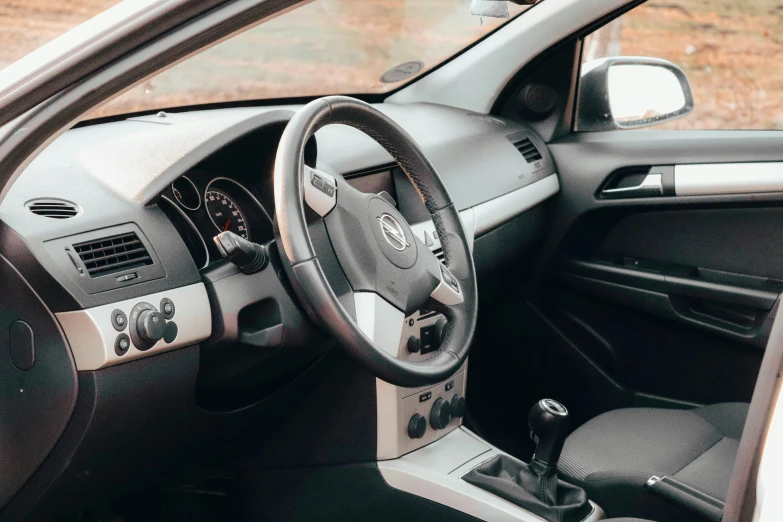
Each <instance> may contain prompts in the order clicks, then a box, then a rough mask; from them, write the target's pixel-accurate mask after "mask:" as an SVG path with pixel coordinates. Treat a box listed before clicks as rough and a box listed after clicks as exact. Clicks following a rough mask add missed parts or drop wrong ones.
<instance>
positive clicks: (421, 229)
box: [411, 173, 560, 250]
mask: <svg viewBox="0 0 783 522" xmlns="http://www.w3.org/2000/svg"><path fill="white" fill-rule="evenodd" d="M559 191H560V181H559V180H558V177H557V174H556V173H555V174H551V175H549V176H547V177H545V178H543V179H540V180H538V181H536V182H534V183H531V184H530V185H526V186H524V187H522V188H518V189H517V190H514V191H512V192H509V193H507V194H504V195H502V196H498V197H496V198H494V199H491V200H489V201H485V202H484V203H479V204H478V205H476V206H474V207H470V208H466V209H465V210H461V211H460V213H459V215H460V218H462V226H463V227H464V229H465V234H466V235H467V236H468V244H469V245H470V248H471V250H472V249H473V240H474V238H475V236H478V235H481V234H484V233H486V232H489V231H490V230H492V229H493V228H496V227H498V226H500V225H502V224H503V223H505V222H506V221H509V220H511V219H514V218H515V217H517V216H518V215H520V214H523V213H525V212H527V211H528V210H530V209H531V208H533V207H535V206H536V205H538V204H539V203H541V202H542V201H545V200H547V199H549V198H550V197H552V196H554V195H555V194H557V193H558V192H559ZM411 229H412V230H413V233H414V234H416V235H417V236H418V237H419V239H421V240H422V241H423V242H424V243H425V244H427V245H428V246H429V247H430V248H431V249H436V248H440V246H441V245H440V240H439V239H438V238H437V236H436V235H435V225H434V224H433V223H432V220H430V221H423V222H421V223H416V224H415V225H411ZM425 233H426V235H425ZM428 242H431V244H428Z"/></svg>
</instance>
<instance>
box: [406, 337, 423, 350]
mask: <svg viewBox="0 0 783 522" xmlns="http://www.w3.org/2000/svg"><path fill="white" fill-rule="evenodd" d="M419 350H421V341H420V340H419V338H418V337H416V336H415V335H411V336H410V337H408V351H409V352H410V353H419Z"/></svg>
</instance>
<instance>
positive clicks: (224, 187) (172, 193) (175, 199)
mask: <svg viewBox="0 0 783 522" xmlns="http://www.w3.org/2000/svg"><path fill="white" fill-rule="evenodd" d="M159 206H160V207H161V209H162V210H163V211H164V213H166V215H168V216H169V218H170V219H171V221H172V223H173V224H174V226H175V227H176V228H177V229H178V230H179V232H180V235H182V236H183V239H184V240H185V242H186V243H187V244H188V248H189V249H190V251H191V254H193V257H194V261H195V262H196V264H197V265H198V266H199V268H203V267H206V266H207V265H209V264H210V262H213V261H216V260H218V259H220V256H219V254H218V251H217V248H216V246H215V243H214V241H213V238H214V237H215V236H216V235H218V234H219V233H221V232H225V231H231V232H233V233H235V234H237V235H238V236H240V237H242V238H244V239H247V240H248V241H252V242H254V243H259V244H264V243H266V242H268V241H271V240H272V239H273V238H274V236H273V231H272V215H271V214H270V213H269V212H268V211H267V209H266V208H265V207H264V205H263V204H262V203H261V201H260V200H259V198H258V197H257V196H256V194H254V193H253V191H252V190H251V189H250V188H248V187H246V186H245V185H243V184H241V183H239V182H238V181H236V180H234V179H231V178H228V177H223V176H215V175H214V174H213V173H210V172H206V171H191V172H189V173H188V174H186V175H183V176H181V177H179V178H177V179H176V180H175V181H174V182H173V183H172V184H171V185H170V186H169V187H168V188H167V189H166V190H165V191H164V192H163V194H162V195H161V200H160V202H159ZM194 231H195V233H197V235H198V238H196V237H195V235H194ZM199 243H201V244H199Z"/></svg>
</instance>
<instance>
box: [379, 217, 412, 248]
mask: <svg viewBox="0 0 783 522" xmlns="http://www.w3.org/2000/svg"><path fill="white" fill-rule="evenodd" d="M378 221H379V222H380V224H381V232H382V233H383V237H384V239H386V242H387V243H389V244H390V245H391V247H392V248H393V249H395V250H399V251H400V252H402V251H403V250H405V248H407V247H409V246H410V244H409V243H408V241H407V240H406V239H405V231H404V230H403V229H402V225H400V223H399V221H397V220H396V219H394V216H392V215H391V214H381V217H379V218H378Z"/></svg>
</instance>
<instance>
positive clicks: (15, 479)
mask: <svg viewBox="0 0 783 522" xmlns="http://www.w3.org/2000/svg"><path fill="white" fill-rule="evenodd" d="M377 107H378V108H379V109H380V110H381V111H383V112H384V113H385V114H386V115H387V116H389V117H390V118H392V119H393V120H395V121H396V122H397V123H398V124H399V125H400V126H402V127H403V128H404V129H405V130H406V131H407V132H408V133H409V134H410V135H411V136H412V137H413V139H414V140H416V142H417V143H418V144H419V146H420V147H421V148H422V150H423V151H424V153H425V154H426V155H427V157H428V158H429V160H430V161H431V163H432V164H433V166H434V167H435V169H436V170H437V172H438V173H439V175H440V176H441V178H442V179H443V181H444V183H445V185H446V187H447V188H448V190H449V192H450V194H451V197H452V200H453V201H454V204H455V206H456V207H457V209H458V210H459V211H460V216H461V217H462V221H463V226H464V228H465V231H466V233H467V235H468V237H469V239H470V241H471V243H472V245H473V254H474V259H475V262H476V268H477V272H478V274H479V277H481V275H482V273H485V274H491V273H492V272H493V271H494V270H496V268H497V266H499V263H501V262H502V261H503V260H504V259H509V258H511V257H513V254H514V252H518V251H519V250H521V249H525V248H526V247H527V243H526V241H528V240H527V239H524V238H526V237H528V235H524V236H520V235H519V234H518V233H517V232H518V231H519V230H520V227H524V228H525V229H543V221H542V218H541V215H542V214H541V213H540V212H537V211H536V209H537V208H538V207H539V204H540V203H542V202H544V201H546V200H547V199H548V198H550V197H552V196H553V195H555V194H556V193H557V192H558V190H559V182H558V179H557V174H556V173H555V166H554V163H553V161H552V158H551V156H550V154H549V152H548V150H547V148H546V144H545V143H544V142H543V141H542V140H541V138H540V137H539V136H538V135H537V134H536V133H535V132H534V131H533V130H532V129H530V128H528V127H526V126H524V125H521V124H519V123H516V122H512V121H509V120H503V119H499V118H494V117H488V116H486V115H480V114H475V113H472V112H469V111H465V110H461V109H455V108H449V107H443V106H438V105H430V104H411V105H395V104H379V105H377ZM295 110H296V107H290V106H281V107H256V108H233V109H216V110H207V111H195V112H183V113H171V114H166V113H161V114H156V115H149V116H139V117H134V118H129V119H126V120H122V121H114V122H108V123H101V124H95V125H88V126H83V127H78V128H74V129H72V130H69V131H67V132H65V133H64V134H63V135H61V136H60V137H59V138H57V139H56V140H54V141H53V142H52V143H51V144H50V145H49V146H48V147H47V148H46V149H45V150H44V151H43V152H42V153H41V154H40V155H39V156H38V157H36V158H35V159H34V160H33V161H32V162H31V163H30V164H29V165H28V166H27V168H26V170H25V171H24V172H23V173H22V174H21V176H20V177H19V178H18V179H17V180H16V182H15V183H14V184H13V186H12V187H11V188H10V190H9V192H8V193H7V195H6V197H5V198H4V199H3V201H2V203H0V218H1V220H2V223H0V253H2V258H1V259H0V278H2V279H3V280H4V281H5V283H4V284H5V285H6V286H7V287H8V288H15V289H18V290H16V294H15V295H17V299H16V300H17V301H19V302H22V301H25V302H27V301H29V302H30V303H31V304H29V306H27V307H26V308H25V311H23V312H19V311H18V310H15V309H14V306H15V305H14V302H12V301H11V300H6V301H8V302H0V312H2V313H0V317H5V318H7V319H9V320H18V321H22V322H24V323H25V325H27V326H25V325H15V326H14V328H12V329H11V331H12V332H13V335H15V336H18V338H19V342H18V343H17V344H18V346H21V347H22V348H23V349H26V348H24V347H25V346H29V349H30V350H33V348H32V343H33V341H32V339H35V352H34V358H32V359H33V361H34V363H32V364H31V363H30V362H29V361H30V360H31V356H32V355H33V354H32V353H26V352H22V353H21V355H20V356H19V357H17V359H18V360H19V361H20V362H19V365H20V366H16V367H15V366H13V365H10V364H7V365H0V386H4V387H6V388H7V389H5V388H4V390H5V391H4V392H3V393H6V394H10V395H14V396H15V397H17V399H18V404H16V406H15V409H13V410H9V411H7V412H4V413H2V414H0V422H3V423H4V425H6V426H18V427H19V428H18V429H16V428H14V429H9V430H6V431H5V432H4V434H3V437H5V439H4V441H5V442H6V444H5V445H0V458H2V459H3V460H4V461H5V462H12V461H13V462H14V465H13V466H12V467H11V468H12V469H9V470H6V472H7V476H8V477H9V479H8V481H7V486H8V488H7V489H6V490H2V491H0V505H2V504H4V503H5V502H6V501H7V500H8V499H9V498H11V496H13V495H14V494H15V492H16V491H18V490H19V489H20V488H21V487H22V485H24V484H25V482H26V481H27V480H28V479H29V478H30V477H31V476H32V474H33V473H34V472H35V470H37V469H39V467H41V466H42V463H44V460H45V459H46V458H47V456H48V455H49V454H50V453H51V452H52V450H53V448H54V447H55V444H58V441H59V440H60V437H61V436H62V435H63V433H64V432H65V430H66V427H67V429H68V430H70V431H71V432H74V430H75V433H74V434H72V435H71V436H70V437H65V438H63V440H64V441H66V442H59V444H71V445H70V446H68V447H67V448H66V449H62V448H61V449H60V450H59V452H58V453H57V455H62V456H63V457H62V459H61V460H59V461H58V460H57V459H54V460H52V459H50V460H48V461H47V463H46V464H45V465H44V468H47V469H48V471H47V473H48V474H49V475H47V476H49V477H55V478H50V479H49V480H52V481H58V482H57V484H59V485H57V487H55V485H52V484H54V482H53V483H52V484H50V486H51V487H50V486H47V487H49V489H48V490H47V491H49V493H47V494H53V493H51V492H57V491H59V492H61V493H60V494H62V495H63V498H71V497H73V498H76V496H75V495H76V493H75V492H76V491H77V490H78V491H92V490H95V491H97V490H99V489H100V488H103V487H109V485H110V484H112V483H113V481H114V480H115V478H116V479H117V480H122V481H123V483H124V484H127V483H132V482H133V481H134V480H141V479H138V478H134V477H132V476H123V477H119V476H115V475H114V471H115V470H116V469H120V468H121V469H144V468H143V466H138V465H137V461H138V460H139V459H144V458H150V459H151V462H153V463H156V464H155V465H157V463H158V462H159V461H160V459H161V452H163V453H166V452H168V450H167V449H166V448H170V447H173V446H174V445H176V444H178V441H181V440H185V439H190V438H191V431H192V430H205V429H206V426H211V427H213V428H214V427H215V426H217V425H231V426H235V427H238V426H242V424H241V422H240V421H239V420H237V419H243V418H246V417H247V416H248V415H249V413H248V412H252V411H261V410H263V408H264V407H265V406H264V405H265V404H266V403H267V402H268V401H269V400H271V399H270V397H278V396H280V395H281V394H283V391H284V390H286V389H288V388H290V387H292V386H294V384H293V383H298V382H300V381H301V380H302V379H304V377H303V376H305V375H309V374H308V372H309V371H310V370H309V369H310V368H311V367H313V366H315V365H316V361H320V360H323V359H324V358H325V357H326V354H327V353H329V351H330V349H331V348H332V347H333V342H332V341H331V340H330V339H328V338H326V337H325V336H324V334H323V332H322V330H321V329H320V328H319V327H318V325H316V324H313V321H311V320H310V318H309V316H308V314H307V313H306V311H305V310H303V309H302V306H301V304H300V303H299V301H298V300H297V299H296V297H295V295H294V294H293V292H292V290H291V288H290V284H289V283H288V281H287V277H286V266H285V264H284V263H283V260H282V258H281V256H280V255H279V253H278V252H277V250H276V241H275V223H274V216H275V208H274V198H273V193H274V190H273V189H274V187H273V179H272V171H273V166H274V160H275V154H276V150H277V145H278V143H279V140H280V136H281V134H282V132H283V129H284V128H285V125H286V123H287V122H288V121H289V120H290V118H291V117H292V115H293V114H294V111H295ZM304 161H305V163H306V164H307V165H309V166H311V167H316V168H318V169H319V170H322V171H323V172H326V173H328V174H330V175H332V176H341V177H343V178H344V179H345V180H346V181H347V182H348V183H350V184H351V185H353V186H354V187H355V188H357V189H358V190H361V191H364V192H367V193H380V192H386V193H387V194H388V195H389V197H390V198H391V199H392V200H394V202H395V203H396V206H397V209H398V210H399V211H400V213H401V214H402V215H403V217H404V218H405V219H406V220H407V221H408V222H409V223H410V224H411V225H412V229H413V232H414V233H415V234H417V235H418V236H419V238H420V239H421V240H422V241H423V242H424V244H425V245H427V246H428V247H429V248H430V249H431V250H433V251H434V252H435V253H436V255H438V256H441V257H442V249H440V242H439V239H438V237H437V234H436V232H435V227H434V225H433V223H432V221H431V220H430V217H429V214H428V213H427V211H426V208H425V207H424V204H423V202H422V200H421V197H420V196H419V194H418V192H417V191H416V189H415V187H414V186H413V184H412V183H411V182H410V180H409V179H408V178H407V176H406V175H405V173H404V172H403V171H402V170H401V169H400V168H399V167H398V166H397V165H396V163H395V162H394V160H393V158H392V157H391V156H390V155H389V153H388V152H386V151H385V150H384V149H383V148H382V147H381V146H380V145H378V144H377V143H376V142H375V141H373V140H372V139H370V138H369V137H367V136H366V135H364V134H363V133H361V132H360V131H358V130H355V129H352V128H349V127H346V126H344V125H329V126H327V127H324V128H322V129H320V130H319V131H318V132H317V133H316V134H315V136H314V137H313V138H312V139H311V140H310V141H309V142H308V144H307V146H306V148H305V151H304ZM514 223H516V224H514ZM520 223H522V225H520ZM225 230H230V231H232V232H234V233H236V234H237V235H239V236H241V237H243V238H246V239H248V240H249V241H251V242H254V243H259V244H263V245H265V246H266V247H267V249H268V252H269V257H270V266H269V267H268V268H266V269H264V270H262V271H260V272H258V273H255V274H252V275H245V274H242V273H240V272H239V271H238V269H237V268H236V267H234V266H233V265H231V264H230V263H227V262H225V261H224V260H222V259H221V257H220V255H219V253H218V250H217V248H216V247H215V244H214V241H213V238H214V236H215V235H217V234H218V233H220V232H221V231H225ZM520 238H522V239H520ZM321 240H326V241H328V238H324V237H322V238H321ZM314 241H315V239H314ZM319 259H320V254H319ZM28 310H29V311H35V315H34V316H29V317H28V316H26V314H28V315H29V314H32V313H33V312H28ZM155 314H160V315H159V316H158V315H155ZM152 317H160V318H161V319H160V320H161V321H162V322H163V324H164V325H165V327H166V328H165V330H164V329H160V337H156V336H154V335H150V334H149V331H150V324H151V323H149V321H150V320H151V319H150V318H152ZM437 321H438V318H437V316H436V315H433V314H431V313H427V312H426V311H422V312H421V313H417V314H415V315H414V316H411V317H409V318H406V325H407V326H406V330H405V332H406V334H405V335H406V336H407V338H406V339H407V340H406V339H401V342H400V346H399V353H400V355H401V356H404V357H407V358H409V359H410V360H421V358H422V357H426V352H427V351H428V350H429V345H428V344H427V343H429V342H430V341H429V340H428V339H429V337H427V339H425V334H426V335H427V336H429V335H430V334H431V332H432V331H433V329H434V328H435V325H436V323H437ZM416 336H419V337H420V338H419V339H418V340H419V341H420V342H419V343H418V344H417V343H415V342H414V343H412V344H413V345H416V346H421V347H422V348H427V349H426V350H425V349H421V348H420V349H419V350H418V351H416V352H414V351H413V350H410V349H409V348H408V347H409V346H411V345H412V344H411V343H410V342H409V341H410V338H413V337H416ZM14 364H16V363H14ZM19 367H23V368H25V369H24V370H20V369H19ZM20 371H24V374H23V382H24V387H23V390H24V394H20V393H19V391H18V390H19V386H18V385H17V383H18V382H20V374H18V372H20ZM55 375H56V376H58V378H56V379H55V378H52V376H55ZM460 382H462V381H460ZM362 386H364V384H362ZM371 386H372V389H373V390H374V389H375V381H374V380H373V381H372V384H371ZM460 386H463V384H460ZM361 390H364V388H361ZM398 392H399V391H398V390H397V391H395V390H392V392H390V394H388V396H387V399H388V401H390V402H392V403H395V402H397V401H400V400H410V399H409V397H408V396H406V397H403V398H401V397H399V396H397V395H395V394H397V393H398ZM358 393H359V394H360V395H359V397H360V398H359V399H358V400H360V401H361V400H364V399H363V398H361V393H363V392H362V391H360V392H358ZM10 395H9V396H10ZM379 400H380V399H379ZM85 404H86V405H89V406H80V405H85ZM42 405H46V407H45V408H44V409H43V410H42ZM350 407H351V408H353V404H351V405H350ZM366 407H368V408H370V409H371V410H372V411H371V412H370V413H368V414H367V415H364V416H358V417H357V416H352V417H351V419H352V420H351V422H357V423H359V424H358V425H357V427H356V430H357V432H358V433H362V434H364V435H362V436H366V437H369V438H371V440H370V439H368V442H367V444H366V445H365V444H357V445H355V446H354V447H353V448H351V451H354V450H355V451H364V449H363V448H367V447H369V448H373V453H372V455H366V456H362V457H351V458H362V459H364V458H368V459H371V460H375V459H376V457H377V455H376V454H375V452H374V451H375V449H374V448H376V447H378V452H379V453H378V454H381V447H386V448H390V447H392V446H393V443H392V442H389V444H386V443H383V444H381V442H382V441H381V442H379V441H378V440H376V438H375V433H376V430H377V427H376V426H375V425H373V426H372V427H368V426H367V425H366V422H367V419H371V420H372V419H374V416H375V413H374V408H375V399H374V398H373V402H372V406H366ZM80 408H81V409H80ZM85 408H86V409H85ZM75 411H77V412H79V413H78V415H76V416H74V415H75V414H74V412H75ZM118 411H121V412H122V418H121V419H119V418H118V417H117V412H118ZM400 411H401V410H400ZM333 414H334V412H330V411H328V409H325V408H320V409H317V412H315V413H314V414H313V415H311V417H309V418H311V419H312V421H313V422H316V423H320V424H318V426H322V425H324V424H327V423H328V422H331V419H329V420H328V421H327V418H324V417H323V415H333ZM319 415H320V417H319ZM73 419H75V420H73ZM363 419H364V420H363ZM373 422H374V420H373ZM379 422H380V421H379ZM146 426H168V428H166V431H165V433H166V437H169V438H168V439H167V438H161V437H160V433H159V432H158V431H156V430H147V429H146V428H145V427H146ZM227 429H228V428H227ZM316 431H317V430H316ZM30 433H36V443H35V444H29V443H27V437H28V436H29V434H30ZM300 433H302V434H306V433H307V430H298V431H296V436H299V434H300ZM90 440H92V441H94V444H92V445H91V444H89V443H88V441H90ZM292 440H293V439H292ZM68 441H70V442H68ZM105 441H112V444H115V445H116V446H117V447H120V448H125V449H124V450H123V451H122V452H114V453H113V452H111V451H110V450H109V449H108V448H103V449H104V450H105V451H103V452H101V451H97V450H96V448H101V447H102V446H101V445H102V444H105ZM167 441H168V442H167ZM175 441H176V442H175ZM292 444H293V442H292ZM309 446H310V445H309V444H307V442H302V443H301V444H299V445H297V448H298V451H299V450H300V449H301V448H302V447H309ZM336 446H340V445H336ZM5 447H8V448H14V449H13V451H14V453H13V458H11V456H10V455H5V454H3V452H4V451H6V450H4V449H3V448H5ZM19 448H22V449H19ZM130 448H132V450H131V449H130ZM384 451H385V450H384ZM389 451H390V452H391V453H394V452H396V450H394V451H392V450H389ZM107 452H108V454H111V455H112V458H113V459H115V460H113V461H109V460H105V458H104V459H102V458H101V456H104V457H105V455H106V454H107ZM300 453H301V452H300ZM166 454H167V455H168V453H166ZM284 454H285V453H284V452H278V453H277V454H275V453H271V454H269V455H267V457H268V458H269V459H271V460H270V462H272V461H274V459H275V458H281V457H280V456H281V455H284ZM296 455H297V458H304V457H305V456H306V455H300V454H299V453H297V454H296ZM96 459H97V460H96ZM316 460H317V459H316ZM312 462H313V461H307V463H308V464H312ZM279 465H280V466H282V467H286V466H289V465H291V462H290V461H285V462H280V463H279ZM85 469H89V470H90V476H91V477H92V478H91V479H90V482H89V483H85V482H83V481H82V479H81V478H80V477H82V476H83V474H82V473H83V470H85ZM80 488H81V489H80Z"/></svg>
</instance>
